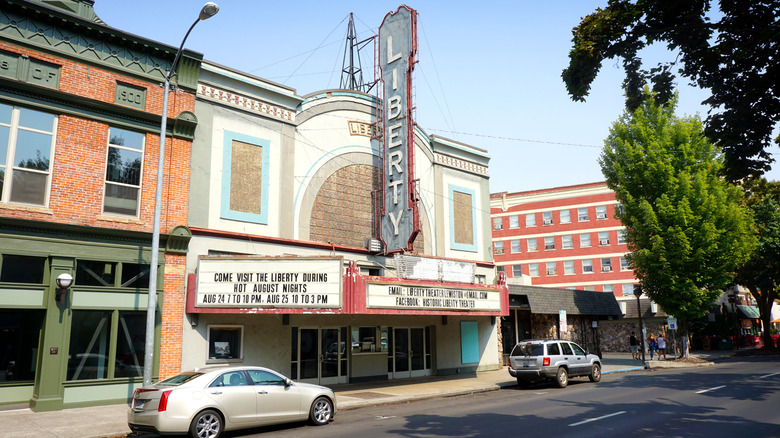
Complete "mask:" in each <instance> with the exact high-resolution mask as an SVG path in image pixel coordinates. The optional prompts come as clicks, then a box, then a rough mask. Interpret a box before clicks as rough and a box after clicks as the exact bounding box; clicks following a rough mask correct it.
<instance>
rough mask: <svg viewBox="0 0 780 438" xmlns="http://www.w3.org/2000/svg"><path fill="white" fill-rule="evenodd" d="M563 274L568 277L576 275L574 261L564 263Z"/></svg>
mask: <svg viewBox="0 0 780 438" xmlns="http://www.w3.org/2000/svg"><path fill="white" fill-rule="evenodd" d="M563 273H564V274H566V275H573V274H574V260H565V261H564V262H563Z"/></svg>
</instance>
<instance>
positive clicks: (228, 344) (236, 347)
mask: <svg viewBox="0 0 780 438" xmlns="http://www.w3.org/2000/svg"><path fill="white" fill-rule="evenodd" d="M242 340H243V327H241V326H221V327H219V326H210V327H209V340H208V342H209V357H208V360H209V361H239V360H241V359H242V352H241V343H242Z"/></svg>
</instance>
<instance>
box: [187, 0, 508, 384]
mask: <svg viewBox="0 0 780 438" xmlns="http://www.w3.org/2000/svg"><path fill="white" fill-rule="evenodd" d="M388 17H389V18H388ZM388 17H386V19H385V20H386V21H385V23H388V22H390V21H393V20H395V18H397V17H400V19H401V20H402V21H403V20H407V21H405V22H402V23H401V28H406V29H408V23H409V20H411V19H412V18H413V17H414V11H412V10H410V9H408V8H406V7H401V8H400V9H399V11H397V12H396V13H395V14H390V15H389V16H388ZM385 32H386V30H385V28H384V27H383V28H382V29H380V39H381V38H383V35H384V33H385ZM394 36H395V38H393V39H390V41H394V43H393V44H394V45H393V46H392V47H391V48H390V49H387V48H386V49H385V51H384V52H382V53H385V54H387V56H386V57H385V59H384V61H389V64H390V65H389V66H387V65H385V66H384V67H383V70H388V69H393V68H395V66H394V65H393V63H394V62H396V61H397V60H398V59H399V58H397V57H395V56H394V55H395V54H399V57H400V59H401V60H404V59H405V60H406V61H407V62H408V60H409V57H410V46H411V45H410V43H409V41H408V40H407V41H406V42H404V38H407V39H408V38H409V35H405V34H404V35H401V36H398V34H395V35H394ZM395 44H398V45H395ZM409 65H411V64H409ZM404 69H406V67H403V68H401V70H400V74H398V72H397V73H396V76H398V77H401V78H408V76H406V75H404ZM385 89H386V90H387V91H390V92H397V90H404V89H406V87H404V86H402V85H400V84H399V85H398V87H396V90H395V91H394V90H393V89H392V87H391V86H389V85H388V83H385ZM407 98H408V96H406V95H405V94H403V93H402V94H401V95H399V96H394V95H390V96H388V97H386V98H384V99H379V98H378V97H377V96H376V95H372V94H366V93H362V92H360V91H354V90H327V91H321V92H316V93H311V94H308V95H305V96H299V95H297V94H296V92H295V90H293V89H290V88H288V87H285V86H282V85H279V84H275V83H273V82H270V81H267V80H264V79H262V78H258V77H254V76H251V75H248V74H246V73H242V72H239V71H235V70H232V69H230V68H228V67H225V66H221V65H217V64H213V63H209V62H204V64H203V68H202V70H201V76H200V82H199V84H198V93H197V100H196V104H195V113H196V114H197V117H198V126H197V130H196V134H195V141H194V143H193V153H192V168H193V170H194V171H193V173H192V176H191V178H192V179H191V203H190V220H189V223H190V229H191V231H192V240H191V242H190V245H189V252H188V256H187V265H186V271H187V273H188V282H187V305H186V316H185V318H184V321H183V322H184V333H183V339H182V344H183V349H184V351H183V355H182V364H181V366H182V368H183V369H187V368H193V367H200V366H204V365H208V364H223V363H230V364H233V363H242V364H251V365H262V366H268V367H270V368H273V369H276V370H278V371H280V372H283V373H284V374H287V375H288V376H290V377H291V378H293V379H295V380H301V381H308V382H316V383H322V384H334V383H346V382H360V381H370V380H386V379H403V378H410V377H415V376H424V375H437V374H438V375H441V374H452V373H464V372H475V371H482V370H493V369H497V368H498V367H499V366H500V351H501V349H500V346H499V344H498V333H497V332H498V331H497V318H498V317H500V316H501V315H505V314H507V313H508V295H507V290H506V287H505V285H503V284H501V282H499V281H498V279H496V278H495V274H494V265H493V263H492V261H491V253H490V251H491V246H490V218H489V214H488V212H489V189H488V162H489V157H488V155H487V153H486V151H484V150H482V149H479V148H477V147H474V146H471V145H467V144H463V143H460V142H456V141H453V140H449V139H445V138H441V137H437V136H431V135H426V133H425V132H424V131H423V130H422V129H421V128H419V127H417V126H416V125H415V124H414V123H413V117H412V116H413V114H412V112H411V111H410V108H411V102H408V105H409V106H407V101H406V99H407ZM378 102H385V103H387V104H388V105H387V106H384V105H380V104H379V103H378ZM378 119H379V120H378ZM383 169H384V170H386V172H383Z"/></svg>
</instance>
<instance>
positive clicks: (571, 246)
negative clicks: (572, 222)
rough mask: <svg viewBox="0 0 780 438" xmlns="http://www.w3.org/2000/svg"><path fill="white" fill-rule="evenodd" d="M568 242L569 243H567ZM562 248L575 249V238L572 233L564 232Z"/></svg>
mask: <svg viewBox="0 0 780 438" xmlns="http://www.w3.org/2000/svg"><path fill="white" fill-rule="evenodd" d="M567 242H568V245H567ZM561 248H562V249H574V238H573V236H572V235H571V234H564V235H562V236H561Z"/></svg>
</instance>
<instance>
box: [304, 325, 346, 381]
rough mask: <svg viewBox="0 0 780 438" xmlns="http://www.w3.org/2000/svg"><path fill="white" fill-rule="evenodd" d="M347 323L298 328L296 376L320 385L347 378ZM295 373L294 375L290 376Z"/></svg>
mask: <svg viewBox="0 0 780 438" xmlns="http://www.w3.org/2000/svg"><path fill="white" fill-rule="evenodd" d="M346 330H347V329H346V327H341V328H301V329H300V330H299V332H298V343H297V345H294V346H293V348H297V349H298V351H299V354H298V357H299V358H300V360H299V365H298V376H297V380H299V381H303V382H310V383H316V384H321V385H333V384H337V383H346V382H347V355H346V350H345V339H346ZM293 377H296V376H293Z"/></svg>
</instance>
